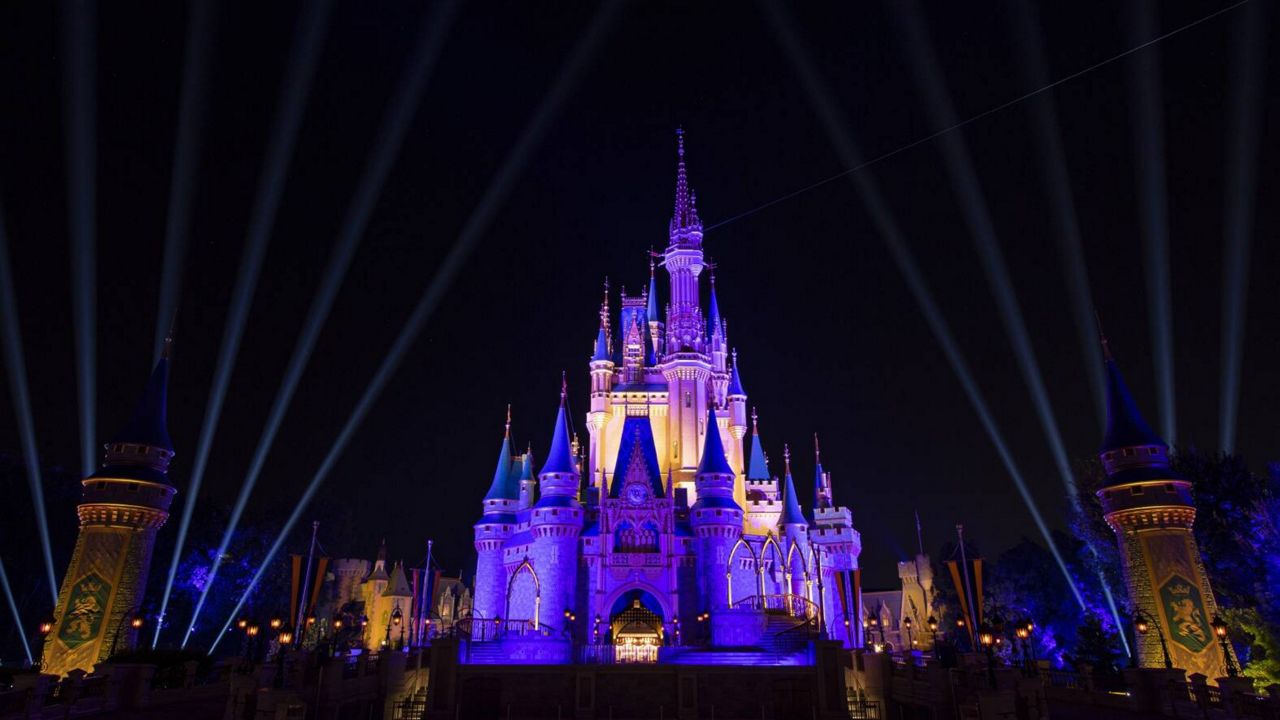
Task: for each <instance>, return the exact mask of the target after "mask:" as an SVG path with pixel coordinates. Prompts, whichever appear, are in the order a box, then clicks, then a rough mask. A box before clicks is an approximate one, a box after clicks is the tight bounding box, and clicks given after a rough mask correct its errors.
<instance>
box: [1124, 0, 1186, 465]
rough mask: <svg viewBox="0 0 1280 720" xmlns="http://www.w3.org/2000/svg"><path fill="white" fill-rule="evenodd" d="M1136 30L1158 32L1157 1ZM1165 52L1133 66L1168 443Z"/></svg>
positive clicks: (1154, 334) (1152, 52) (1150, 297)
mask: <svg viewBox="0 0 1280 720" xmlns="http://www.w3.org/2000/svg"><path fill="white" fill-rule="evenodd" d="M1130 25H1131V32H1132V33H1133V35H1134V38H1135V39H1136V40H1145V39H1147V38H1150V37H1153V36H1155V35H1157V34H1158V32H1159V29H1158V28H1157V23H1156V7H1155V3H1154V2H1153V1H1152V0H1139V1H1138V2H1135V3H1131V4H1130ZM1159 53H1160V50H1159V48H1155V47H1148V48H1146V49H1145V50H1143V51H1142V52H1138V53H1134V55H1133V58H1132V60H1131V61H1130V64H1129V75H1130V80H1131V82H1132V85H1133V91H1134V95H1135V97H1134V103H1133V110H1134V112H1133V114H1132V115H1131V116H1130V120H1131V124H1132V126H1133V141H1134V142H1133V144H1134V149H1135V152H1136V153H1137V163H1135V165H1134V169H1135V171H1136V172H1137V178H1136V181H1137V184H1138V211H1139V212H1138V219H1139V225H1140V226H1141V228H1142V245H1143V255H1144V262H1143V266H1144V272H1145V275H1146V285H1147V312H1148V313H1149V314H1150V318H1149V321H1150V323H1151V357H1152V360H1153V361H1154V363H1155V371H1156V405H1157V407H1158V408H1159V410H1160V423H1161V429H1162V430H1163V433H1162V434H1163V436H1164V439H1165V440H1166V441H1167V442H1168V443H1169V444H1170V445H1174V444H1175V443H1176V441H1177V437H1176V434H1177V427H1178V425H1177V417H1176V413H1175V407H1174V393H1173V299H1172V294H1171V290H1170V286H1169V283H1170V281H1169V190H1168V187H1167V184H1166V183H1167V180H1166V171H1165V157H1164V143H1165V138H1164V97H1163V93H1162V92H1161V90H1160V84H1161V77H1162V76H1161V71H1160V54H1159Z"/></svg>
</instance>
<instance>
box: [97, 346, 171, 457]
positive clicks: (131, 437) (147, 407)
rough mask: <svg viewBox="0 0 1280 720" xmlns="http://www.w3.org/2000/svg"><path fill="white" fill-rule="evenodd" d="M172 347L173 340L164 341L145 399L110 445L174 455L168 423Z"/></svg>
mask: <svg viewBox="0 0 1280 720" xmlns="http://www.w3.org/2000/svg"><path fill="white" fill-rule="evenodd" d="M172 346H173V339H172V338H165V343H164V350H163V351H161V353H160V359H159V360H158V361H157V362H156V365H155V368H153V369H152V371H151V376H150V377H149V378H147V384H146V385H145V386H143V388H142V396H141V397H139V398H138V403H137V405H135V406H134V409H133V415H131V416H130V417H129V422H128V423H126V424H125V426H124V427H123V428H122V429H121V430H120V432H118V433H116V434H115V435H114V436H113V437H112V439H111V441H110V442H109V443H108V446H110V445H114V444H119V443H129V444H137V445H146V446H148V447H153V448H158V449H160V450H165V451H167V452H168V453H169V454H170V455H172V454H173V441H172V440H170V439H169V422H168V399H167V398H168V386H169V353H170V348H171V347H172Z"/></svg>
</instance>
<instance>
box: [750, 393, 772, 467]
mask: <svg viewBox="0 0 1280 720" xmlns="http://www.w3.org/2000/svg"><path fill="white" fill-rule="evenodd" d="M759 420H760V419H759V416H758V415H756V409H755V408H751V459H750V460H749V461H748V462H747V479H748V480H768V479H769V461H768V460H767V459H766V458H765V456H764V445H763V444H761V442H760V423H759Z"/></svg>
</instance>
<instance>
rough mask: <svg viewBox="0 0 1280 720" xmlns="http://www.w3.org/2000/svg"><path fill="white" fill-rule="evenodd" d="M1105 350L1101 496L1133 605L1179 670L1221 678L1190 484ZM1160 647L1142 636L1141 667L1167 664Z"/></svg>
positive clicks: (1213, 610) (1222, 671)
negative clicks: (1103, 480)
mask: <svg viewBox="0 0 1280 720" xmlns="http://www.w3.org/2000/svg"><path fill="white" fill-rule="evenodd" d="M1102 344H1103V353H1104V356H1105V361H1106V370H1107V430H1106V435H1105V436H1104V438H1103V441H1102V448H1101V450H1100V451H1099V456H1100V457H1101V459H1102V467H1103V469H1104V470H1105V471H1106V474H1107V481H1106V484H1105V485H1104V486H1103V487H1102V489H1101V490H1099V491H1098V497H1099V498H1100V499H1101V500H1102V510H1103V516H1104V517H1105V518H1106V521H1107V524H1108V525H1110V526H1111V529H1112V530H1113V531H1114V532H1115V535H1116V542H1117V543H1118V544H1119V546H1120V558H1121V563H1122V568H1123V571H1124V579H1125V584H1126V585H1127V587H1128V591H1129V599H1130V601H1131V602H1132V603H1133V605H1134V609H1135V610H1136V611H1139V612H1142V613H1144V614H1145V615H1146V616H1148V617H1151V618H1153V619H1155V620H1157V621H1158V623H1152V624H1153V625H1154V626H1155V627H1154V628H1153V629H1155V630H1157V631H1158V632H1160V633H1162V634H1163V635H1164V644H1165V645H1166V646H1167V647H1168V649H1169V654H1170V656H1171V657H1172V660H1173V665H1174V667H1178V668H1184V669H1186V670H1187V672H1188V673H1202V674H1204V675H1205V676H1206V677H1208V678H1211V679H1216V678H1220V677H1224V676H1225V675H1226V674H1227V673H1226V663H1225V662H1224V660H1223V652H1224V651H1223V648H1222V647H1220V646H1219V643H1218V642H1217V638H1215V637H1214V634H1213V628H1212V626H1211V624H1210V623H1211V622H1212V620H1213V618H1214V616H1216V615H1217V613H1218V606H1217V602H1216V600H1215V599H1214V595H1213V588H1211V587H1210V586H1209V577H1208V575H1207V573H1206V572H1205V569H1204V561H1203V560H1202V559H1201V557H1200V548H1199V547H1198V546H1197V545H1196V539H1195V536H1194V535H1193V533H1192V528H1193V526H1194V524H1195V519H1196V508H1195V505H1194V503H1193V501H1192V495H1191V483H1190V482H1188V481H1187V480H1186V479H1185V478H1183V477H1181V476H1179V475H1178V474H1177V473H1176V472H1174V471H1173V469H1172V468H1171V467H1170V466H1169V447H1168V445H1166V444H1165V442H1164V440H1163V439H1161V438H1160V436H1159V435H1156V433H1155V431H1154V430H1152V429H1151V426H1150V425H1148V424H1147V421H1146V420H1145V419H1143V417H1142V414H1141V413H1139V412H1138V406H1137V403H1135V402H1134V400H1133V396H1132V395H1130V394H1129V388H1128V387H1126V386H1125V383H1124V379H1123V378H1122V377H1121V376H1120V369H1119V368H1118V367H1117V366H1116V362H1115V359H1114V358H1112V357H1111V352H1110V350H1109V348H1108V346H1107V341H1106V339H1105V338H1103V341H1102ZM1160 645H1161V641H1160V638H1159V637H1156V636H1155V634H1154V633H1147V634H1145V635H1142V634H1140V635H1139V636H1138V661H1139V663H1140V664H1141V666H1142V667H1162V666H1163V663H1164V660H1163V653H1162V651H1161V648H1160ZM1229 645H1230V644H1229V643H1228V645H1227V650H1226V652H1231V653H1234V651H1233V650H1232V649H1231V648H1230V647H1229Z"/></svg>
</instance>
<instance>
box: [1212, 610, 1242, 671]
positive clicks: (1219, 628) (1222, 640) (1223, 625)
mask: <svg viewBox="0 0 1280 720" xmlns="http://www.w3.org/2000/svg"><path fill="white" fill-rule="evenodd" d="M1209 625H1210V627H1212V628H1213V634H1214V635H1217V636H1218V644H1219V645H1221V646H1222V662H1224V663H1226V665H1227V677H1235V676H1236V675H1239V674H1240V671H1239V670H1237V669H1236V663H1235V661H1234V660H1232V659H1231V652H1230V651H1229V650H1228V649H1227V622H1226V621H1225V620H1223V619H1222V616H1221V615H1214V616H1213V622H1211V623H1209Z"/></svg>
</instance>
